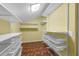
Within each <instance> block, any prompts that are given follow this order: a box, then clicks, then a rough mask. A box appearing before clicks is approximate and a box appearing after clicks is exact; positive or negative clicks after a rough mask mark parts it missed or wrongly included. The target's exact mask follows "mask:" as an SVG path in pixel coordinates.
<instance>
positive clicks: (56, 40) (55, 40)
mask: <svg viewBox="0 0 79 59" xmlns="http://www.w3.org/2000/svg"><path fill="white" fill-rule="evenodd" d="M42 39H43V41H44V42H45V43H46V44H47V45H48V46H49V47H50V48H51V49H52V50H54V51H55V52H56V53H57V54H58V55H61V53H59V51H63V50H64V49H66V48H67V46H66V44H65V39H64V38H62V37H61V38H60V37H57V36H55V35H54V34H53V35H50V34H48V33H45V34H44V35H43V37H42Z"/></svg>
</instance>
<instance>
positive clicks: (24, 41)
mask: <svg viewBox="0 0 79 59" xmlns="http://www.w3.org/2000/svg"><path fill="white" fill-rule="evenodd" d="M41 41H42V40H39V41H30V42H27V41H22V43H32V42H41Z"/></svg>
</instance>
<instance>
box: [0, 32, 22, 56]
mask: <svg viewBox="0 0 79 59" xmlns="http://www.w3.org/2000/svg"><path fill="white" fill-rule="evenodd" d="M20 34H21V33H9V34H4V35H0V56H18V55H21V50H22V48H21V39H20V37H19V35H20Z"/></svg>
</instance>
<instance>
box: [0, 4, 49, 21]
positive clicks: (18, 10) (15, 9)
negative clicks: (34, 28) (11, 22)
mask: <svg viewBox="0 0 79 59" xmlns="http://www.w3.org/2000/svg"><path fill="white" fill-rule="evenodd" d="M2 5H3V6H5V7H7V9H8V10H9V11H10V12H11V13H12V14H13V15H15V16H17V17H18V18H19V19H20V20H22V21H23V22H25V21H28V20H31V19H33V18H36V17H38V16H40V15H42V13H43V12H44V11H45V9H46V8H47V6H48V5H49V4H48V3H41V4H40V8H39V10H38V11H37V12H34V13H31V12H30V11H29V10H28V7H29V5H30V3H3V4H2ZM0 8H1V7H0ZM0 10H1V9H0ZM4 10H5V9H3V8H2V13H1V12H0V14H1V15H12V14H10V13H9V12H7V11H5V12H4Z"/></svg>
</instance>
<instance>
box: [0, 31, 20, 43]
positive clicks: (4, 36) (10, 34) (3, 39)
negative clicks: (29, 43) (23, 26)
mask: <svg viewBox="0 0 79 59" xmlns="http://www.w3.org/2000/svg"><path fill="white" fill-rule="evenodd" d="M20 34H21V33H9V34H4V35H0V42H2V41H5V40H8V39H10V38H13V37H16V36H19V35H20Z"/></svg>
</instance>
